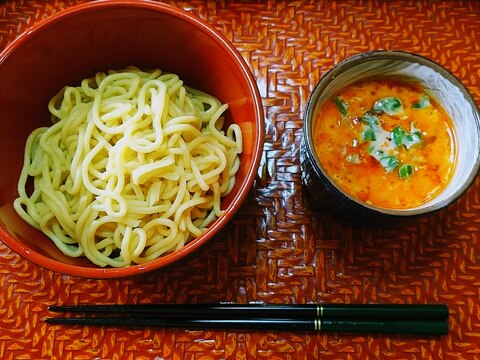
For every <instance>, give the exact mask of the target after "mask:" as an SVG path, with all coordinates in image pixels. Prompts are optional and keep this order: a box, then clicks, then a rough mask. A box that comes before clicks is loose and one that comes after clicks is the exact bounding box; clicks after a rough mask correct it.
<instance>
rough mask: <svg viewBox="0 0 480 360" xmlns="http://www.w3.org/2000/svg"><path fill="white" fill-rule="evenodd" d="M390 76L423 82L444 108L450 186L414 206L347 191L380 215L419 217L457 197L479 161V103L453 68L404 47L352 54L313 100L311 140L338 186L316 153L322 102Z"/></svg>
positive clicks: (328, 76) (323, 82)
mask: <svg viewBox="0 0 480 360" xmlns="http://www.w3.org/2000/svg"><path fill="white" fill-rule="evenodd" d="M375 78H387V79H389V78H390V79H393V78H396V79H399V80H404V81H407V82H414V83H418V84H420V85H421V86H422V87H423V88H424V89H425V91H426V92H427V93H428V94H429V95H431V96H432V97H433V98H435V99H436V100H437V101H438V102H439V103H440V105H441V106H442V107H443V108H444V109H445V111H446V112H447V114H448V115H449V116H450V118H451V119H452V122H453V125H454V132H455V138H456V140H457V143H456V159H455V161H456V164H455V169H454V173H453V176H452V179H451V181H450V182H449V184H448V185H447V187H446V188H445V189H444V190H443V191H442V192H441V193H440V194H439V195H437V196H436V197H434V198H432V199H431V200H430V201H428V202H426V203H424V204H421V205H420V206H418V207H415V208H411V209H395V210H392V209H382V208H379V207H375V206H371V205H368V204H366V203H362V202H360V201H359V200H357V199H355V198H353V197H351V196H349V195H348V194H345V196H347V197H348V198H349V199H350V200H351V201H354V202H356V203H359V204H361V205H362V206H365V207H368V208H370V209H372V210H374V211H377V212H380V213H387V214H392V215H418V214H423V213H427V212H430V211H434V210H438V209H440V208H442V207H445V206H447V205H449V204H450V203H451V202H452V201H454V200H456V199H457V198H458V197H459V196H461V195H462V194H463V192H464V191H465V190H466V189H467V188H468V187H469V186H470V185H471V183H472V182H473V180H474V179H475V177H476V175H477V172H478V168H479V163H480V157H479V156H480V155H479V152H480V144H479V139H480V116H479V111H478V107H477V105H476V103H475V101H474V99H473V97H472V96H471V94H470V93H469V92H468V90H467V89H466V88H465V86H464V85H463V84H462V83H461V82H460V81H459V80H458V79H457V78H456V77H455V76H453V75H452V74H451V73H450V72H449V71H447V70H446V69H445V68H443V67H441V66H440V65H438V64H437V63H435V62H433V61H431V60H428V59H426V58H423V57H421V56H418V55H415V54H411V53H406V52H401V51H378V52H368V53H364V54H360V55H357V56H354V57H352V58H349V59H347V60H345V61H343V62H342V63H340V64H339V65H337V66H336V67H334V68H333V69H332V70H331V71H330V72H329V73H327V74H326V75H325V76H324V77H322V79H321V80H320V82H319V84H318V86H317V87H316V88H315V90H314V92H313V93H312V95H311V98H310V100H309V106H308V108H307V112H306V113H307V114H306V129H307V131H306V138H307V144H308V146H309V149H310V151H312V152H313V155H314V158H315V162H316V165H317V166H318V170H320V171H321V172H322V173H323V174H324V176H325V177H327V178H328V179H329V181H330V182H331V183H332V184H333V186H335V187H336V189H337V190H338V191H339V192H342V190H341V188H340V187H339V186H337V185H336V184H335V182H334V181H333V179H332V178H331V177H330V176H329V175H328V174H327V173H326V172H325V171H324V169H323V167H322V165H321V163H320V161H319V159H318V156H317V155H316V154H315V151H314V147H313V140H312V131H313V122H314V121H315V118H316V115H317V112H318V111H319V109H320V108H321V107H322V105H323V104H324V103H325V102H326V101H328V100H329V99H331V98H332V96H334V95H336V94H337V93H338V92H339V91H340V90H342V89H343V88H345V87H347V86H349V85H351V84H353V83H355V82H359V81H362V80H367V79H375Z"/></svg>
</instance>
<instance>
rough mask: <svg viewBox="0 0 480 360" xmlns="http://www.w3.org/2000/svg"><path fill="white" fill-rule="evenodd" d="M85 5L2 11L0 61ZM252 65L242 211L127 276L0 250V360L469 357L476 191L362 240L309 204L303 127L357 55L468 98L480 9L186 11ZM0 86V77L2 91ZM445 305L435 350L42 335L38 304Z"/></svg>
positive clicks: (354, 338) (296, 341)
mask: <svg viewBox="0 0 480 360" xmlns="http://www.w3.org/2000/svg"><path fill="white" fill-rule="evenodd" d="M82 2H85V1H74V0H69V1H28V0H23V1H22V0H18V1H8V0H7V1H3V2H0V49H3V48H4V47H5V46H6V45H7V44H8V43H9V42H10V41H12V40H13V39H14V38H15V37H16V36H18V35H19V34H21V33H22V32H23V31H25V30H26V29H27V28H28V27H29V26H31V25H32V24H34V23H36V22H38V21H40V20H41V19H44V18H45V17H48V16H50V15H52V14H54V13H56V12H58V11H60V10H62V9H65V8H67V7H70V6H73V5H75V4H78V3H82ZM168 3H170V4H172V5H174V6H177V7H180V8H184V9H186V10H188V11H190V12H192V13H194V14H196V15H198V16H199V17H200V18H202V19H204V20H207V21H209V22H210V23H212V24H214V25H215V27H216V28H217V29H218V30H220V31H221V32H222V33H223V34H225V35H226V36H227V38H228V39H230V40H231V41H232V42H233V44H234V45H235V46H236V47H237V49H238V50H239V51H240V52H241V54H242V55H243V56H244V58H245V59H246V60H247V62H248V63H249V65H250V68H251V70H252V72H253V74H254V76H255V77H256V79H257V84H258V87H259V89H260V93H261V95H262V98H263V104H264V109H265V124H266V144H265V149H264V159H263V161H262V164H261V166H260V169H259V178H258V179H257V181H256V183H255V186H254V188H253V189H252V191H251V193H250V195H249V198H248V200H247V201H246V203H245V204H244V206H243V208H242V210H241V211H240V212H239V213H238V214H237V215H236V216H235V218H234V220H233V221H232V222H231V223H230V224H229V226H228V227H227V228H226V229H225V231H223V232H222V233H221V234H220V235H219V236H217V237H216V238H215V239H213V240H212V241H210V242H209V243H208V244H207V245H205V246H204V247H202V248H201V249H200V250H199V251H197V252H196V253H195V254H193V255H191V256H190V257H188V258H187V259H185V260H183V261H181V262H179V263H176V264H173V265H171V266H169V267H168V268H165V269H163V270H159V271H156V272H153V273H149V274H147V275H143V276H141V277H137V278H129V279H122V280H116V281H115V280H90V279H82V278H75V277H69V276H64V275H61V274H58V273H54V272H50V271H47V270H44V269H42V268H40V267H38V266H36V265H34V264H32V263H30V262H28V261H26V260H24V259H22V258H20V257H19V256H18V255H16V254H15V253H13V252H12V251H11V250H10V249H9V248H7V247H6V246H5V245H3V244H2V243H0V290H1V292H2V293H1V295H0V358H2V359H157V360H160V359H316V358H320V359H367V358H371V359H479V358H480V346H479V345H480V305H479V303H480V294H479V290H480V276H479V275H480V248H479V247H480V240H479V235H480V232H479V227H480V199H479V196H480V187H479V182H478V180H477V181H476V182H475V183H474V185H473V186H472V187H471V189H470V190H469V191H468V192H467V193H466V194H465V195H464V196H463V197H462V198H461V199H460V200H459V201H458V202H457V203H456V204H454V205H453V206H451V207H450V208H448V209H446V210H443V211H441V212H439V213H437V214H435V215H433V216H431V217H427V218H421V219H417V220H415V221H413V222H412V223H410V224H409V225H402V226H394V227H388V228H385V227H373V226H371V227H366V226H365V227H361V226H354V225H352V224H349V223H348V222H346V221H342V220H340V219H336V218H334V217H332V216H330V215H329V214H328V213H327V212H323V211H317V210H314V209H312V207H311V206H309V205H308V202H307V201H306V199H307V198H308V193H307V192H306V190H305V189H304V188H303V186H302V182H301V178H300V166H299V165H300V163H299V143H300V140H301V138H302V131H303V130H302V126H303V121H302V117H303V114H304V109H305V104H306V101H307V99H308V96H309V94H310V92H311V91H312V89H313V87H314V86H315V84H316V83H317V81H318V80H319V78H320V76H321V75H322V74H324V73H325V72H326V71H328V70H329V69H330V68H331V67H332V66H333V65H334V64H336V63H338V62H339V61H341V60H342V59H344V58H346V57H348V56H350V55H354V54H357V53H360V52H363V51H367V50H376V49H400V50H406V51H411V52H415V53H418V54H420V55H423V56H426V57H429V58H430V59H432V60H435V61H437V62H438V63H440V64H441V65H443V66H445V67H446V68H448V69H449V70H451V71H452V72H453V73H454V74H455V75H456V76H457V77H459V78H460V79H461V80H462V81H463V82H464V84H465V85H466V86H467V87H468V89H469V90H470V91H471V93H472V94H473V96H474V98H475V100H476V101H477V103H478V102H479V100H480V88H479V84H480V41H479V39H480V38H479V36H480V2H479V1H426V0H424V1H295V2H289V1H219V2H214V1H183V2H174V1H169V2H168ZM0 81H1V79H0ZM220 301H229V302H238V303H248V302H269V303H328V302H339V303H445V304H447V305H448V306H449V309H450V317H449V326H450V331H449V334H448V335H447V336H443V337H416V336H402V335H389V336H387V335H371V334H341V333H328V334H327V333H313V332H296V333H295V332H288V331H276V332H272V331H244V330H242V331H200V330H197V331H187V330H183V329H161V328H148V329H138V328H137V329H135V328H132V329H125V328H101V327H89V326H85V327H74V326H61V325H47V324H45V323H44V322H43V321H42V319H43V318H44V317H45V316H47V315H48V314H49V313H48V312H47V306H48V305H53V304H76V303H88V304H93V303H97V304H105V303H116V302H118V303H155V302H158V303H160V302H161V303H165V302H166V303H199V302H220Z"/></svg>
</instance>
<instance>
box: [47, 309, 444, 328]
mask: <svg viewBox="0 0 480 360" xmlns="http://www.w3.org/2000/svg"><path fill="white" fill-rule="evenodd" d="M48 310H49V311H51V312H61V313H70V314H71V315H70V316H67V317H50V318H46V319H45V322H47V323H50V324H72V325H101V326H147V327H163V328H185V329H251V330H279V331H294V330H297V331H322V332H352V333H377V334H412V335H446V334H447V333H448V307H447V306H446V305H443V304H424V305H411V304H407V305H405V304H319V305H317V304H292V305H276V304H275V305H274V304H243V305H240V304H230V303H226V304H138V305H137V304H132V305H73V306H69V305H65V306H50V307H49V308H48ZM78 314H84V315H83V316H78ZM86 315H89V316H86Z"/></svg>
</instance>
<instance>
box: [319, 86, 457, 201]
mask: <svg viewBox="0 0 480 360" xmlns="http://www.w3.org/2000/svg"><path fill="white" fill-rule="evenodd" d="M316 116H317V117H316V119H315V123H314V127H313V137H314V146H315V150H316V152H317V155H318V157H319V159H320V162H321V164H322V166H323V167H324V169H325V171H326V172H327V173H328V174H329V175H330V177H331V178H332V179H333V180H334V181H335V182H336V183H337V184H338V185H339V186H340V187H341V188H343V189H344V190H345V191H346V192H348V193H349V194H350V195H351V196H353V197H356V198H357V199H359V200H361V201H363V202H366V203H368V204H371V205H374V206H379V207H383V208H390V209H406V208H412V207H416V206H419V205H421V204H423V203H425V202H426V201H428V200H430V199H431V198H433V197H434V196H436V195H437V194H438V193H439V192H440V191H441V190H442V189H443V188H444V187H445V186H446V185H447V183H448V182H449V180H450V178H451V176H452V174H453V169H454V160H455V139H454V132H453V128H452V121H451V120H450V118H449V117H448V115H447V114H446V113H445V111H444V110H443V109H442V107H441V106H440V105H439V104H438V103H437V102H436V101H435V99H433V98H432V97H431V96H429V95H427V94H426V93H425V91H424V90H423V89H422V88H421V87H419V86H417V85H414V84H410V83H406V82H402V81H397V80H394V81H392V80H386V79H381V80H368V81H363V82H359V83H355V84H353V85H350V86H349V87H347V88H345V89H343V90H342V91H341V92H340V93H339V94H337V95H336V96H334V97H333V98H332V99H330V100H329V101H327V102H326V103H325V104H323V106H322V108H321V109H320V110H319V111H318V113H317V115H316Z"/></svg>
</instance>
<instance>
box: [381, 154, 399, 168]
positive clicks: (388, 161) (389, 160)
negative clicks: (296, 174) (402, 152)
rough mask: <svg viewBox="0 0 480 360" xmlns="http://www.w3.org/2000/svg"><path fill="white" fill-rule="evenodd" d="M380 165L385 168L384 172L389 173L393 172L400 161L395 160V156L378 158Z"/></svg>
mask: <svg viewBox="0 0 480 360" xmlns="http://www.w3.org/2000/svg"><path fill="white" fill-rule="evenodd" d="M379 161H380V165H382V166H383V167H384V168H385V171H386V172H391V171H393V170H395V168H396V167H397V166H398V164H399V163H400V161H399V160H398V159H397V157H396V156H384V157H382V158H380V160H379Z"/></svg>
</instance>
